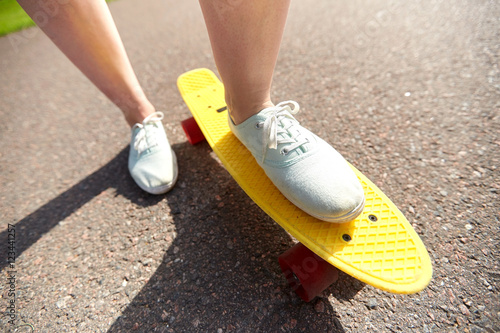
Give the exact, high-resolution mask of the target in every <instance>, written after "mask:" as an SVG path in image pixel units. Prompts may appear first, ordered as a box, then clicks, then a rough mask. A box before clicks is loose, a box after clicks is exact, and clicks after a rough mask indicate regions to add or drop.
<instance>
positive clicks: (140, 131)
mask: <svg viewBox="0 0 500 333" xmlns="http://www.w3.org/2000/svg"><path fill="white" fill-rule="evenodd" d="M162 119H163V113H161V112H155V113H153V114H151V115H149V116H148V117H146V119H144V120H143V122H142V124H139V123H138V124H135V125H134V126H133V127H132V141H131V143H130V154H129V158H128V169H129V171H130V174H131V175H132V178H134V181H135V182H136V183H137V185H139V187H140V188H142V189H143V190H144V191H146V192H148V193H151V194H162V193H166V192H168V191H169V190H170V189H172V187H173V186H174V185H175V182H176V181H177V158H176V157H175V153H174V151H173V150H172V148H171V147H170V143H169V142H168V139H167V135H166V134H165V129H164V128H163V124H162V123H161V120H162Z"/></svg>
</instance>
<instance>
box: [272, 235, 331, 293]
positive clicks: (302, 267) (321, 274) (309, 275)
mask: <svg viewBox="0 0 500 333" xmlns="http://www.w3.org/2000/svg"><path fill="white" fill-rule="evenodd" d="M278 261H279V263H280V267H281V270H282V271H283V274H284V275H285V277H286V279H287V280H288V283H289V285H290V287H292V289H293V290H294V291H295V293H296V294H297V295H298V296H299V297H300V298H302V299H303V300H304V301H306V302H309V301H311V300H312V299H314V298H315V297H316V296H318V295H319V294H321V293H322V292H323V290H325V289H326V288H328V287H329V286H330V285H331V284H332V283H334V282H335V281H337V279H338V269H337V268H335V267H334V266H332V265H331V264H330V263H328V262H327V261H325V260H324V259H323V258H321V257H319V256H318V255H317V254H315V253H314V252H312V251H311V250H309V249H308V248H307V247H305V246H304V245H302V244H301V243H298V244H296V245H295V246H293V247H291V248H290V249H288V250H287V251H286V252H285V253H283V254H282V255H280V256H279V258H278Z"/></svg>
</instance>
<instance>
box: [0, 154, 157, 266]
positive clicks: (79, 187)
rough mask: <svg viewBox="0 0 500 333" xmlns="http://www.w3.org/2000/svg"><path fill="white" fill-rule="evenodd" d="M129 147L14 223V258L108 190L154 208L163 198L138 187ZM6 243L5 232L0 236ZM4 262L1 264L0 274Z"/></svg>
mask: <svg viewBox="0 0 500 333" xmlns="http://www.w3.org/2000/svg"><path fill="white" fill-rule="evenodd" d="M128 149H129V148H128V146H127V147H125V148H124V149H123V150H122V151H121V152H120V153H119V154H118V155H117V156H116V157H115V158H113V159H112V160H111V161H110V162H109V163H107V164H106V165H105V166H103V167H102V168H100V169H99V170H97V171H96V172H94V173H93V174H91V175H89V176H88V177H86V178H85V179H83V180H82V181H80V182H79V183H78V184H76V185H74V186H72V187H71V188H69V189H68V190H66V191H65V192H63V193H61V194H60V195H59V196H57V197H56V198H54V199H52V200H51V201H49V202H48V203H47V204H45V205H43V206H42V207H40V208H39V209H37V210H36V211H35V212H33V213H31V214H30V215H28V216H26V217H25V218H23V219H22V220H20V221H18V222H16V254H17V256H20V255H21V254H22V253H23V252H24V251H25V250H26V249H28V248H29V247H30V246H31V245H33V244H34V243H35V242H36V241H38V240H39V239H40V238H41V237H42V236H43V235H44V234H45V233H47V232H49V231H50V230H51V229H52V228H53V227H55V226H56V225H57V224H58V223H59V222H60V221H63V220H64V219H65V218H67V217H68V216H70V215H71V214H73V213H74V212H76V211H77V210H78V209H79V208H80V207H82V206H83V205H85V204H86V203H87V202H89V201H90V200H92V199H93V198H94V197H96V196H97V195H99V194H100V193H101V192H103V191H105V190H106V189H108V188H110V187H114V188H116V189H117V193H118V194H120V195H123V196H125V197H127V198H128V199H130V200H131V201H132V202H134V203H136V204H138V205H141V206H150V205H155V204H156V203H158V202H159V201H161V200H162V199H163V198H162V197H161V196H160V197H158V196H153V195H149V194H148V193H145V192H143V191H141V190H139V188H138V187H137V185H136V184H135V183H134V181H133V180H132V178H131V177H130V175H129V174H128V170H127V158H128ZM0 239H7V230H5V231H3V232H2V233H0ZM5 266H7V262H4V261H2V262H1V263H0V270H2V269H3V268H4V267H5Z"/></svg>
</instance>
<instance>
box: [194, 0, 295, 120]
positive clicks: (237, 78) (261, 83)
mask: <svg viewBox="0 0 500 333" xmlns="http://www.w3.org/2000/svg"><path fill="white" fill-rule="evenodd" d="M289 4H290V1H289V0H252V1H249V0H200V5H201V8H202V11H203V14H204V17H205V22H206V25H207V29H208V34H209V36H210V41H211V44H212V50H213V53H214V59H215V63H216V64H217V68H218V70H219V74H220V75H221V78H222V82H223V83H224V87H225V91H226V103H227V105H228V108H229V110H230V112H231V117H232V118H233V121H234V122H235V123H236V124H239V123H241V122H243V121H244V120H246V119H247V118H249V117H251V116H252V115H254V114H256V113H257V112H259V111H260V110H262V109H264V108H266V107H270V106H273V103H272V101H271V94H270V90H271V82H272V78H273V72H274V67H275V65H276V60H277V58H278V52H279V48H280V44H281V38H282V36H283V31H284V28H285V22H286V17H287V14H288V7H289Z"/></svg>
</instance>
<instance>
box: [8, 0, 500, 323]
mask: <svg viewBox="0 0 500 333" xmlns="http://www.w3.org/2000/svg"><path fill="white" fill-rule="evenodd" d="M110 8H111V10H112V13H113V15H114V17H115V20H116V23H117V25H118V28H119V31H120V33H121V35H122V38H123V40H124V43H125V46H126V48H127V51H128V53H129V56H130V59H131V61H132V63H133V65H134V68H135V70H136V72H137V75H138V77H139V79H140V81H141V83H142V84H143V86H144V89H145V91H146V93H147V95H148V96H149V98H150V99H151V101H152V102H153V103H154V104H155V105H156V106H157V108H158V109H159V110H162V111H164V112H165V115H166V117H165V120H164V124H165V127H166V129H167V132H168V135H169V138H170V140H171V143H172V144H173V147H174V150H175V151H176V153H177V156H178V159H179V166H180V175H179V182H178V184H177V186H176V188H175V189H174V190H173V191H172V192H170V193H169V194H167V195H162V196H150V195H148V194H146V193H144V192H142V191H141V190H140V189H139V188H138V187H137V186H136V185H135V184H134V182H133V180H132V179H131V177H130V176H129V175H128V171H127V166H126V163H127V155H128V143H129V136H130V133H129V129H128V128H127V126H126V123H125V121H124V120H123V119H122V117H121V114H120V112H119V110H117V109H116V108H115V107H114V106H113V105H112V104H111V103H110V102H109V101H107V100H106V99H105V97H104V96H103V95H102V94H101V93H100V92H99V91H98V90H97V89H96V88H94V87H93V86H92V85H91V84H90V83H89V82H88V80H87V79H86V78H85V77H84V76H83V75H82V74H81V73H80V72H78V70H76V69H75V68H74V67H73V65H72V64H71V63H70V62H69V61H68V60H67V59H66V58H65V57H64V56H63V55H62V54H61V53H60V52H59V50H57V49H56V48H55V47H54V46H53V45H52V44H51V42H50V41H49V40H48V39H47V38H46V37H45V36H44V35H43V34H42V33H41V32H40V31H39V30H38V29H37V28H32V29H28V30H24V31H21V32H18V33H15V34H12V35H9V36H6V37H3V38H0V76H1V80H0V147H1V148H0V184H1V185H0V217H1V223H0V255H1V259H0V262H1V264H0V268H1V269H2V274H1V280H0V290H1V293H0V294H1V298H0V307H1V309H0V311H1V312H3V313H6V314H5V315H4V316H3V317H1V319H0V327H1V328H3V329H4V330H5V331H7V332H8V331H12V332H14V330H15V329H16V328H15V327H14V326H12V325H11V324H10V323H9V320H10V317H9V316H8V313H9V309H8V306H10V304H11V301H12V300H14V302H15V310H16V315H17V322H16V323H17V324H18V325H20V324H23V323H24V324H31V325H32V326H33V327H34V328H35V331H36V332H129V331H133V332H217V333H219V332H366V331H372V332H407V331H412V332H413V331H414V332H494V331H499V330H500V305H499V304H500V299H499V289H500V284H499V283H500V267H499V262H500V260H499V254H498V253H499V249H500V221H499V218H500V216H499V211H500V209H499V208H500V201H499V191H500V176H499V170H498V167H499V165H500V163H499V162H500V154H499V148H500V147H499V146H500V138H499V132H500V112H499V107H500V99H499V96H500V72H499V71H500V69H499V57H500V37H499V31H500V30H499V26H500V22H499V17H500V5H499V4H498V2H496V1H481V0H480V1H472V0H470V1H454V2H445V1H440V0H433V1H431V0H426V1H413V0H412V1H407V2H404V4H403V3H400V2H395V1H349V2H348V1H342V2H340V1H335V2H334V1H329V0H314V1H313V0H300V1H293V2H292V7H291V9H290V15H289V19H288V23H287V29H286V32H285V37H284V40H283V44H282V49H281V53H280V57H279V62H278V65H277V68H276V73H275V81H274V86H273V98H274V100H275V101H276V102H278V101H281V100H285V99H294V100H296V101H298V102H299V103H300V104H301V109H302V110H303V111H302V112H301V113H300V114H299V115H298V116H297V117H298V119H299V120H300V121H301V122H302V123H303V124H304V125H305V126H307V127H308V128H310V129H311V130H313V131H314V132H316V133H317V134H319V135H320V136H322V137H323V138H324V139H325V140H327V141H328V142H330V143H331V144H332V145H333V146H334V147H336V148H337V149H338V150H339V151H340V152H341V153H342V154H343V155H344V156H345V157H346V158H347V159H348V160H349V161H350V162H351V163H353V164H354V165H355V166H356V167H357V168H358V169H360V170H361V171H362V172H363V173H365V174H366V175H367V176H368V177H369V178H370V179H372V181H374V182H375V183H376V184H377V185H378V186H379V187H380V188H382V190H384V192H385V193H386V194H387V195H388V196H389V197H390V198H391V199H392V200H393V201H394V202H395V203H396V204H397V205H398V207H400V209H401V211H402V212H403V213H404V214H405V215H406V216H407V217H408V219H409V220H410V222H411V223H412V224H413V225H414V227H415V230H416V231H417V232H418V233H419V235H420V236H421V238H422V240H423V241H424V243H425V244H426V246H427V247H428V250H429V253H430V255H431V258H432V262H433V265H434V278H433V280H432V282H431V284H430V285H429V287H428V288H427V289H426V290H424V291H423V292H420V293H418V294H416V295H392V294H389V293H386V292H382V291H379V290H376V289H375V288H373V287H370V286H367V285H364V284H363V283H361V282H359V281H357V280H355V279H353V278H351V277H349V276H347V275H345V274H341V275H340V279H339V281H337V282H336V283H335V284H334V285H332V286H331V287H330V288H329V289H328V290H327V291H325V293H324V295H323V296H322V297H320V298H318V299H316V300H314V301H313V302H311V303H303V302H302V301H301V300H300V299H299V298H298V297H297V296H295V295H294V293H293V292H292V290H291V289H290V288H289V287H288V286H287V284H286V281H285V280H284V278H283V277H282V276H281V273H280V270H279V266H278V263H277V257H278V256H279V254H280V253H282V252H284V251H285V250H286V249H287V248H289V247H290V246H291V245H293V243H294V241H293V239H291V238H290V236H289V235H288V234H287V233H286V232H284V231H283V230H282V229H281V228H280V227H279V226H277V225H276V224H275V223H274V222H273V221H272V220H270V219H269V218H268V217H267V216H266V215H265V214H264V213H263V212H262V211H261V210H260V209H259V208H258V207H256V206H255V205H254V204H253V203H252V202H251V200H250V199H249V198H248V197H247V196H246V195H245V193H244V192H243V191H242V190H241V189H240V188H239V187H238V186H237V184H236V183H235V182H234V181H233V180H232V178H231V177H230V176H229V174H228V173H227V172H226V171H225V170H224V168H223V167H222V166H221V165H220V163H219V162H218V161H217V159H216V158H215V156H214V155H213V153H212V152H211V150H210V148H209V146H208V145H207V144H206V143H204V144H200V145H197V146H191V145H189V144H188V143H187V140H186V139H185V137H184V134H183V132H182V129H181V127H180V121H181V120H183V119H184V118H186V117H188V115H189V111H188V110H187V108H186V106H185V104H184V103H183V101H182V99H181V97H180V95H179V93H178V91H177V88H176V78H177V77H178V75H180V74H181V73H183V72H185V71H187V70H190V69H193V68H198V67H208V68H210V69H212V70H215V66H214V62H213V60H212V55H211V50H210V45H209V41H208V36H207V33H206V30H205V27H204V22H203V19H202V15H201V12H200V10H199V8H198V4H197V2H196V1H194V0H193V1H170V0H169V1H167V0H148V1H133V0H120V1H117V2H112V3H111V4H110ZM9 224H12V225H15V227H14V229H15V237H16V239H15V240H16V248H15V257H16V261H15V265H14V266H13V267H10V266H9V265H7V259H8V252H11V251H9V250H8V247H9V243H8V235H9V234H12V231H11V232H9V230H8V227H9ZM11 229H12V228H11ZM13 271H15V272H16V273H15V283H12V281H14V280H12V279H11V276H12V274H14V273H12V272H13ZM9 279H11V280H9ZM12 286H13V287H12ZM12 288H13V289H14V290H15V291H14V293H15V294H16V297H15V298H14V297H12V296H10V294H11V291H10V290H11V289H12ZM30 331H31V327H30V326H27V325H26V326H23V327H18V328H17V331H16V332H30Z"/></svg>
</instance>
